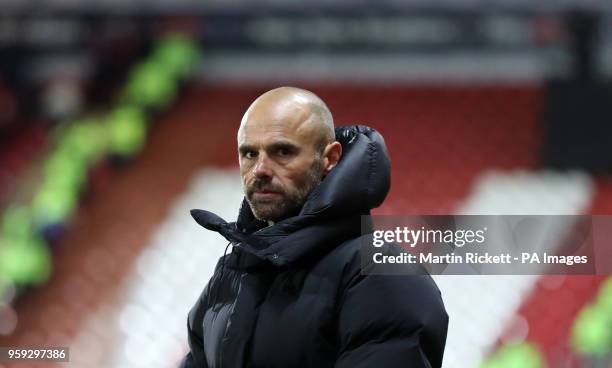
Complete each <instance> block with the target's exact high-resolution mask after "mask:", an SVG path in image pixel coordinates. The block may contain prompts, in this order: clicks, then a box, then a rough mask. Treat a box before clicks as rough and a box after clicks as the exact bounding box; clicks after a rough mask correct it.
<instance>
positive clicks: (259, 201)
mask: <svg viewBox="0 0 612 368" xmlns="http://www.w3.org/2000/svg"><path fill="white" fill-rule="evenodd" d="M311 118H312V115H311V114H310V113H309V112H308V109H307V108H305V107H304V106H292V105H290V104H287V103H285V104H266V103H261V104H260V105H257V104H256V105H255V106H253V107H252V108H251V109H250V110H249V111H248V112H247V114H246V115H245V117H244V119H243V123H242V126H241V128H240V130H239V132H238V152H239V161H240V174H241V176H242V183H243V187H244V192H245V196H246V199H247V201H248V203H249V205H250V207H251V210H252V211H253V214H254V215H255V217H257V218H258V219H260V220H266V221H272V222H277V221H280V220H282V219H284V218H287V217H289V216H292V215H295V214H297V213H298V212H299V210H300V209H301V208H302V206H303V204H304V202H305V201H306V198H307V197H308V194H310V192H311V191H312V190H313V189H314V188H315V187H316V186H317V185H318V184H319V182H320V181H321V178H322V176H323V163H322V159H321V155H320V152H317V147H316V146H317V144H316V143H317V134H316V133H315V132H314V131H313V128H312V125H313V124H311V123H310V122H309V119H311Z"/></svg>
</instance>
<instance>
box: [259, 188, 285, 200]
mask: <svg viewBox="0 0 612 368" xmlns="http://www.w3.org/2000/svg"><path fill="white" fill-rule="evenodd" d="M279 195H280V193H279V192H275V191H272V190H265V189H264V190H257V191H255V192H254V193H253V196H255V197H258V198H261V199H268V198H273V197H276V196H279Z"/></svg>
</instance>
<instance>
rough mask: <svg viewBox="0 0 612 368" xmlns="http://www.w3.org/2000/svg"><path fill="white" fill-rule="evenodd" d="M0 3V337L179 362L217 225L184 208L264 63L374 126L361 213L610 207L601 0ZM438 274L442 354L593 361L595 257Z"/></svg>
mask: <svg viewBox="0 0 612 368" xmlns="http://www.w3.org/2000/svg"><path fill="white" fill-rule="evenodd" d="M0 9H1V10H0V346H20V347H21V346H37V345H38V346H68V347H70V360H71V362H70V363H62V364H51V363H37V364H31V366H33V367H41V366H48V367H55V366H58V367H60V366H70V367H105V368H106V367H119V368H123V367H173V366H176V365H177V364H178V362H179V361H180V359H181V358H182V356H183V355H184V354H185V353H186V352H187V343H186V338H187V337H186V317H187V313H188V311H189V309H190V307H191V306H192V305H193V303H194V302H195V300H196V298H197V297H198V295H199V294H200V292H201V290H202V288H203V287H204V285H205V284H206V282H207V280H208V278H209V277H210V275H211V274H212V270H213V267H214V265H215V263H216V261H217V259H218V257H219V256H220V255H222V253H223V248H224V245H225V244H224V242H222V239H220V238H219V237H218V236H215V235H214V234H211V233H208V232H206V231H205V230H204V229H202V228H200V227H199V226H198V225H196V224H195V222H193V221H192V219H191V218H190V216H189V209H191V208H204V209H207V210H211V211H213V212H216V213H218V214H219V215H221V216H222V217H225V218H226V219H228V220H233V219H235V217H236V215H237V211H238V206H239V204H240V201H241V198H242V189H241V186H240V180H239V175H238V171H237V154H236V147H235V144H236V143H235V134H236V130H237V128H238V126H239V122H240V119H241V117H242V114H243V113H244V111H245V110H246V108H247V107H248V105H249V104H250V103H251V102H252V100H253V99H255V98H256V97H257V96H258V95H259V94H261V93H263V92H264V91H266V90H269V89H271V88H274V87H278V86H281V85H294V86H298V87H302V88H307V89H310V90H312V91H314V92H315V93H317V94H318V95H319V96H320V97H321V98H323V100H325V101H326V102H327V104H328V105H329V107H330V108H331V110H332V112H333V114H334V117H335V120H336V124H337V125H346V124H356V123H361V124H367V125H370V126H372V127H374V128H376V129H378V130H379V131H380V132H381V133H382V134H383V135H384V137H385V138H386V141H387V144H388V146H389V150H390V154H391V157H392V162H393V173H392V189H391V192H390V194H389V196H388V198H387V201H386V202H385V204H384V205H383V206H382V207H381V208H379V209H377V210H376V211H375V213H376V214H398V215H400V214H453V213H464V214H551V215H554V214H599V215H609V214H612V176H611V175H610V173H611V172H612V85H611V83H610V81H611V80H612V3H611V2H610V1H608V0H589V1H585V0H563V1H560V0H540V1H537V2H536V1H529V0H496V1H485V0H452V1H451V0H428V1H424V0H411V1H392V0H388V1H376V2H374V1H365V0H361V1H355V2H352V3H351V4H350V5H349V3H348V2H344V1H339V0H318V1H311V2H309V4H308V7H306V6H305V5H303V4H302V3H301V2H295V1H287V0H273V1H272V0H269V1H260V2H257V4H255V2H253V1H247V0H201V1H196V0H175V1H172V2H168V1H161V0H159V1H153V0H150V1H145V0H130V1H126V0H122V1H119V0H90V1H87V2H85V1H78V0H0ZM605 241H609V242H610V246H612V240H609V239H606V240H605ZM436 281H437V282H438V285H439V287H440V289H441V291H442V295H443V298H444V301H445V304H446V307H447V310H448V312H449V315H450V328H449V335H448V341H447V348H446V353H445V358H444V360H445V367H448V368H451V367H466V368H467V367H483V368H484V367H488V368H492V367H495V368H504V367H507V368H511V367H512V368H514V367H521V368H537V367H553V368H557V367H559V368H564V367H612V363H611V353H612V278H610V277H609V276H562V275H561V276H540V277H538V276H437V277H436ZM424 307H426V306H424ZM9 366H11V365H9V364H2V363H0V367H9ZM15 366H16V367H17V366H18V367H28V366H29V365H28V364H25V363H19V364H15Z"/></svg>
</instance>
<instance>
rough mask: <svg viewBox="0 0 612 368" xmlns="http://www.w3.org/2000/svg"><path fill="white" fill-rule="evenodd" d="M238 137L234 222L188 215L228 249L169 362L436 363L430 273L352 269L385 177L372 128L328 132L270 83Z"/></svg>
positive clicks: (438, 344)
mask: <svg viewBox="0 0 612 368" xmlns="http://www.w3.org/2000/svg"><path fill="white" fill-rule="evenodd" d="M237 138H238V156H239V163H240V175H241V177H242V182H243V187H244V193H245V197H244V200H243V202H242V206H241V207H240V210H239V214H238V218H237V220H236V222H230V223H228V222H226V221H224V220H223V219H221V218H219V217H218V216H216V215H215V214H213V213H210V212H208V211H204V210H192V211H191V213H192V216H193V217H194V219H195V220H196V221H197V222H198V223H199V224H200V225H202V226H203V227H205V228H207V229H209V230H212V231H216V232H218V233H219V234H221V235H222V236H223V237H225V238H226V239H227V240H228V242H229V243H228V247H229V245H231V246H232V250H231V252H230V253H229V254H226V255H224V256H223V257H221V259H220V260H219V262H218V263H217V267H216V268H215V271H214V274H213V276H212V278H211V279H210V281H209V282H208V285H207V286H206V287H205V288H204V291H203V292H202V295H201V296H200V297H199V298H198V300H197V301H196V303H195V305H194V306H193V308H192V309H191V311H190V312H189V316H188V338H189V347H190V351H189V353H188V354H187V355H186V356H185V358H184V359H183V361H182V362H181V367H185V368H186V367H208V368H213V367H214V368H217V367H228V368H229V367H271V368H272V367H278V368H281V367H282V368H287V367H317V368H318V367H339V368H345V367H346V368H348V367H351V368H355V367H383V368H384V367H389V368H391V367H440V366H441V364H442V356H443V352H444V345H445V341H446V331H447V326H448V316H447V314H446V311H445V309H444V305H443V303H442V299H441V296H440V292H439V291H438V289H437V287H436V285H435V284H434V282H433V281H432V279H431V278H430V277H429V276H422V275H419V276H417V275H407V276H383V275H366V274H362V272H361V271H362V268H361V265H362V259H361V255H360V247H361V244H362V242H363V241H364V240H365V241H369V239H370V237H371V234H370V233H371V229H369V228H364V229H362V227H361V225H362V223H361V216H362V215H369V214H370V210H371V209H373V208H375V207H377V206H379V205H380V204H381V203H382V202H383V201H384V199H385V197H386V195H387V193H388V191H389V185H390V184H389V183H390V161H389V156H388V153H387V149H386V147H385V144H384V140H383V138H382V136H381V135H380V134H379V133H378V132H376V131H375V130H374V129H372V128H369V127H366V126H348V127H342V128H337V129H334V122H333V118H332V114H331V113H330V111H329V109H328V108H327V106H326V105H325V103H324V102H323V101H322V100H321V99H320V98H319V97H317V96H316V95H315V94H313V93H312V92H309V91H306V90H303V89H299V88H293V87H281V88H277V89H274V90H271V91H269V92H266V93H264V94H263V95H261V96H260V97H258V98H257V99H256V100H255V101H254V102H253V103H252V104H251V106H250V107H249V108H248V109H247V111H246V113H245V114H244V117H243V119H242V122H241V124H240V128H239V129H238V136H237ZM370 243H371V242H370Z"/></svg>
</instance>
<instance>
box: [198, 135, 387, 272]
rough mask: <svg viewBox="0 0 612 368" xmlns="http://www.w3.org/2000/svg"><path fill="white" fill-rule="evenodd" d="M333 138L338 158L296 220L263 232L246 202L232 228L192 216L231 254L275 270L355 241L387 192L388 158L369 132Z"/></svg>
mask: <svg viewBox="0 0 612 368" xmlns="http://www.w3.org/2000/svg"><path fill="white" fill-rule="evenodd" d="M335 133H336V140H337V141H339V142H340V144H341V145H342V157H341V159H340V161H339V162H338V165H336V167H335V168H334V169H333V170H332V171H331V172H330V173H329V174H327V175H326V176H325V178H324V179H323V180H322V181H321V183H320V184H319V185H318V186H317V187H316V188H315V189H314V190H313V191H312V192H311V193H310V195H309V196H308V198H307V200H306V202H305V203H304V206H303V207H302V209H301V211H300V213H299V214H298V215H296V216H292V217H289V218H286V219H284V220H282V221H279V222H277V223H275V224H274V225H272V226H267V224H266V223H265V222H263V221H260V220H257V219H256V218H255V217H254V215H253V212H252V211H251V208H250V206H249V205H248V203H247V202H246V199H243V201H242V205H241V207H240V211H239V215H238V220H237V221H236V222H232V223H228V222H226V221H225V220H223V219H221V218H220V217H219V216H217V215H215V214H213V213H211V212H208V211H204V210H192V211H191V215H192V216H193V218H194V219H195V220H196V221H197V222H198V223H199V224H200V225H202V226H203V227H205V228H207V229H209V230H212V231H217V232H219V233H220V234H221V235H223V236H224V237H225V238H226V239H227V240H228V241H230V242H231V243H232V244H234V247H235V248H236V247H238V248H239V249H242V250H245V251H247V252H248V253H251V254H253V255H255V256H256V257H257V258H258V259H259V260H260V261H261V260H267V261H269V262H271V263H272V264H274V265H277V266H284V265H288V264H290V263H292V262H294V261H297V260H299V259H302V258H303V257H304V256H306V255H309V254H314V253H317V252H316V251H317V250H319V251H322V250H324V249H323V248H325V247H327V248H330V247H333V246H335V245H338V244H339V243H340V242H342V241H346V240H348V239H351V238H355V237H358V236H359V235H360V233H361V215H367V214H369V213H370V210H371V209H372V208H376V207H378V206H380V205H381V204H382V202H383V201H384V199H385V197H386V196H387V193H388V192H389V187H390V182H391V164H390V159H389V154H388V151H387V147H386V145H385V142H384V139H383V137H382V136H381V135H380V133H378V132H377V131H376V130H374V129H373V128H370V127H367V126H364V125H351V126H345V127H338V128H336V130H335ZM250 263H253V262H250ZM254 263H258V262H257V260H255V262H254ZM246 266H249V265H246Z"/></svg>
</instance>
